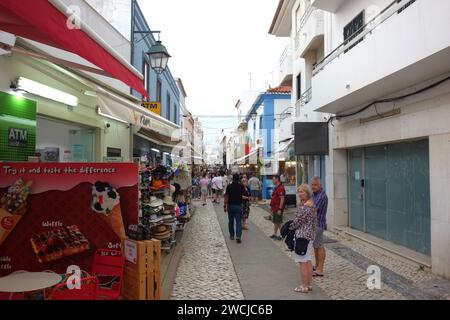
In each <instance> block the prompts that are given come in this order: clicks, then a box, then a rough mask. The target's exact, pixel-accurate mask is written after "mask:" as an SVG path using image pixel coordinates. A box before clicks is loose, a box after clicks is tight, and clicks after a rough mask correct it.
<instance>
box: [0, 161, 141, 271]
mask: <svg viewBox="0 0 450 320" xmlns="http://www.w3.org/2000/svg"><path fill="white" fill-rule="evenodd" d="M138 176H139V174H138V165H137V164H135V163H0V274H1V275H2V276H4V275H7V274H9V273H11V272H14V271H16V270H27V271H43V270H53V271H56V272H60V273H64V272H65V270H66V268H67V267H68V266H70V265H78V266H80V268H81V269H83V270H86V271H88V272H89V270H90V269H91V264H92V255H93V253H94V252H95V251H96V250H97V249H100V248H109V249H119V248H120V246H121V243H122V240H123V239H124V237H125V230H126V229H127V228H128V225H129V224H136V223H137V221H138Z"/></svg>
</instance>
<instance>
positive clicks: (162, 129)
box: [134, 111, 173, 137]
mask: <svg viewBox="0 0 450 320" xmlns="http://www.w3.org/2000/svg"><path fill="white" fill-rule="evenodd" d="M134 120H135V122H136V123H137V124H138V125H140V126H142V127H144V128H148V129H151V130H154V131H156V132H158V133H160V134H163V135H165V136H167V137H171V136H172V131H173V130H171V128H169V127H168V126H167V125H165V124H163V123H161V122H159V121H157V120H154V119H151V118H150V117H147V116H146V115H144V114H142V113H139V112H136V111H135V112H134Z"/></svg>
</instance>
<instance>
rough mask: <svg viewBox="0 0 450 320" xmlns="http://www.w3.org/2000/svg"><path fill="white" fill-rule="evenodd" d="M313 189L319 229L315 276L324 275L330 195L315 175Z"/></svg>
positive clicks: (316, 243) (312, 183) (317, 230)
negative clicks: (324, 236)
mask: <svg viewBox="0 0 450 320" xmlns="http://www.w3.org/2000/svg"><path fill="white" fill-rule="evenodd" d="M311 189H312V191H313V200H314V205H315V208H316V213H317V229H316V239H315V240H314V243H313V245H314V255H315V260H316V265H315V267H314V268H313V270H314V273H313V276H315V277H323V269H324V264H325V247H324V245H323V232H324V230H326V229H327V218H326V216H327V208H328V197H327V194H326V193H325V190H323V188H322V180H320V178H319V177H314V178H313V179H312V180H311Z"/></svg>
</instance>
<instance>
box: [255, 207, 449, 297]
mask: <svg viewBox="0 0 450 320" xmlns="http://www.w3.org/2000/svg"><path fill="white" fill-rule="evenodd" d="M264 216H267V211H265V210H263V209H262V208H261V207H252V211H251V214H250V220H251V221H252V222H253V223H254V224H255V225H257V226H258V227H259V228H260V229H261V230H263V232H264V233H265V234H266V235H268V236H269V235H271V234H272V232H273V229H272V223H271V222H270V221H267V220H265V219H264ZM325 235H326V236H327V237H328V238H329V239H332V240H337V242H335V243H329V244H326V248H327V249H328V250H327V258H326V263H325V274H326V276H325V277H323V278H314V281H315V283H316V284H317V285H318V286H319V287H320V288H321V289H323V290H324V292H325V293H326V294H327V295H329V296H330V297H331V298H332V299H337V300H344V299H345V300H347V299H362V300H377V299H389V300H392V299H399V300H403V299H448V298H449V297H450V282H449V281H447V280H444V279H441V278H439V277H436V276H434V275H433V274H431V273H430V272H428V271H424V270H421V269H420V268H419V266H418V265H417V264H414V263H409V261H408V262H407V261H405V260H403V259H401V258H396V257H393V256H392V255H387V254H386V253H385V252H383V251H382V250H381V249H376V248H373V247H372V246H370V247H369V246H368V245H366V244H365V243H364V242H362V241H358V240H355V239H350V238H349V237H345V236H341V235H336V234H333V233H331V232H326V233H325ZM275 242H276V243H277V245H278V246H279V247H280V250H282V251H283V252H285V253H286V254H287V255H288V256H290V257H291V258H292V253H291V252H290V251H288V250H286V245H285V244H284V242H283V241H275ZM369 265H377V266H379V267H380V269H381V277H382V285H381V290H369V289H368V288H367V286H366V282H367V279H368V274H366V270H367V267H368V266H369Z"/></svg>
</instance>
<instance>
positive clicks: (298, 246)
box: [295, 238, 309, 256]
mask: <svg viewBox="0 0 450 320" xmlns="http://www.w3.org/2000/svg"><path fill="white" fill-rule="evenodd" d="M308 245H309V240H308V239H305V238H296V239H295V253H296V254H298V255H299V256H304V255H305V254H306V252H307V251H308Z"/></svg>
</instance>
